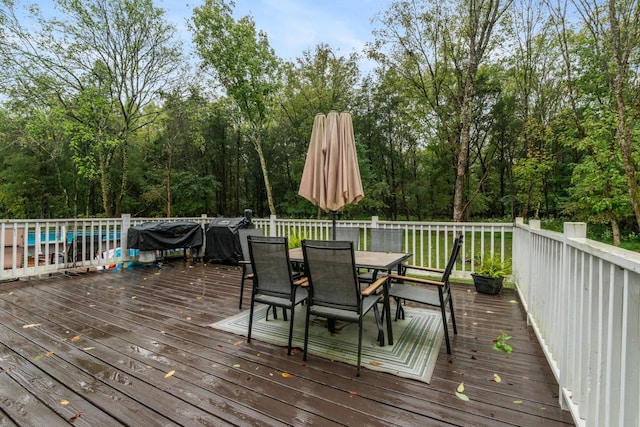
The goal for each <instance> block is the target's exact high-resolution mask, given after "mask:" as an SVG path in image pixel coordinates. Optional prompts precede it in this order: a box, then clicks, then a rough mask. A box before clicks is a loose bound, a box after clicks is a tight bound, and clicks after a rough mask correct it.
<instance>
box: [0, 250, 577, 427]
mask: <svg viewBox="0 0 640 427" xmlns="http://www.w3.org/2000/svg"><path fill="white" fill-rule="evenodd" d="M174 265H175V267H174V268H163V269H161V270H159V271H158V270H156V269H155V268H152V267H136V268H133V269H124V270H121V271H119V270H107V271H93V272H87V273H83V274H79V275H75V276H72V277H64V276H55V277H45V278H32V279H28V280H20V281H17V282H9V283H3V284H0V403H2V405H0V426H5V425H7V426H12V425H19V426H29V425H43V419H46V420H47V425H57V424H61V425H65V424H68V420H69V419H70V418H71V417H74V415H78V414H79V416H77V417H76V418H75V419H74V421H73V424H74V425H132V426H150V425H154V426H155V425H186V426H192V425H212V426H218V425H242V426H245V425H246V426H251V425H355V424H357V425H371V426H377V425H380V426H383V425H399V426H400V425H401V426H413V425H415V426H425V425H430V426H431V425H436V426H437V425H461V426H468V425H480V426H482V425H491V426H500V425H518V426H554V425H557V426H566V425H573V423H572V420H571V417H570V415H569V413H567V412H564V411H561V410H560V408H559V404H558V397H557V393H558V385H557V383H556V382H555V379H554V378H553V375H552V373H551V370H550V368H549V366H548V365H547V362H546V360H545V358H544V355H543V354H542V351H541V349H540V347H539V345H538V344H537V342H536V340H535V336H534V335H533V333H532V331H531V329H530V328H529V327H527V325H526V319H525V314H524V312H523V310H522V307H521V305H520V304H519V302H518V298H517V295H516V294H515V293H514V292H513V291H512V290H503V292H502V293H501V295H499V296H487V295H480V294H476V293H475V291H473V289H472V287H470V286H468V285H455V286H454V300H455V304H456V315H457V321H458V335H456V336H453V335H452V341H451V342H452V350H453V354H452V355H447V353H446V348H445V346H442V348H441V350H440V354H439V357H438V361H437V364H436V368H435V371H434V374H433V378H432V381H431V384H424V383H421V382H417V381H413V380H409V379H405V378H399V377H395V376H393V375H389V374H385V373H380V372H375V371H370V370H367V369H363V371H362V374H361V376H360V377H355V376H354V375H355V369H354V367H353V366H351V365H346V364H343V363H339V362H333V361H330V360H325V359H321V358H318V357H310V358H309V360H308V361H307V362H303V361H302V353H301V351H300V350H297V349H294V352H293V354H292V355H291V356H287V354H286V348H282V347H276V346H273V345H269V344H266V343H262V342H260V341H255V340H254V341H252V342H251V344H247V343H246V341H245V340H244V339H243V338H242V337H238V336H235V335H232V334H229V333H225V332H222V331H218V330H215V329H212V328H210V327H209V325H210V324H211V323H213V322H216V321H219V320H222V319H224V318H226V317H228V316H231V315H233V314H236V313H237V312H238V309H237V306H238V304H237V302H238V292H239V285H240V277H241V271H240V269H239V268H237V267H232V266H222V265H215V264H208V265H203V264H197V265H195V266H189V265H185V264H184V263H183V262H181V261H178V262H176V263H175V264H174ZM249 294H250V290H249V289H246V291H245V303H244V304H246V305H244V306H245V307H248V306H249V304H248V297H249ZM31 324H39V326H35V327H30V328H24V327H23V326H24V325H31ZM501 330H504V331H505V332H507V333H509V334H510V335H512V336H513V339H512V340H511V341H510V344H511V345H512V346H513V347H514V353H513V354H512V355H506V354H504V353H500V352H498V351H495V350H493V349H492V346H493V342H492V340H493V338H495V336H496V335H497V334H498V333H500V331H501ZM170 371H175V374H174V375H172V376H169V377H167V378H165V375H166V374H167V373H168V372H170ZM283 372H286V373H288V374H289V375H288V376H283V375H282V373H283ZM494 373H497V374H498V375H500V377H501V378H502V382H501V383H496V382H494V381H491V379H492V378H493V375H494ZM461 382H464V383H465V394H466V395H468V396H469V398H470V399H471V400H470V401H469V402H464V401H462V400H460V399H458V398H457V397H456V396H455V393H454V390H455V389H456V387H457V386H458V384H460V383H461ZM63 400H68V401H69V404H68V405H62V404H61V402H62V401H63ZM514 402H516V403H514ZM520 402H521V403H520Z"/></svg>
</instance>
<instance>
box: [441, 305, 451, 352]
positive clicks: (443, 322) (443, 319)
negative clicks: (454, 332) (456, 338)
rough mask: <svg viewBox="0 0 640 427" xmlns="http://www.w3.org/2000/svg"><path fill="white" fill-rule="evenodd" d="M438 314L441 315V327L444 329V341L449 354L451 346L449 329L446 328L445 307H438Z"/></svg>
mask: <svg viewBox="0 0 640 427" xmlns="http://www.w3.org/2000/svg"><path fill="white" fill-rule="evenodd" d="M440 312H441V313H442V326H443V327H444V339H445V343H446V344H447V354H451V344H450V343H449V329H448V328H447V312H446V310H445V305H444V304H442V305H441V306H440Z"/></svg>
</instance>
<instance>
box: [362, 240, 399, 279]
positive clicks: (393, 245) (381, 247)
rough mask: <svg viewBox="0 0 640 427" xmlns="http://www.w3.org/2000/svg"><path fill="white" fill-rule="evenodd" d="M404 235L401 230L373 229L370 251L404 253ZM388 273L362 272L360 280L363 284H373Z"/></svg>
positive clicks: (380, 271) (379, 271)
mask: <svg viewBox="0 0 640 427" xmlns="http://www.w3.org/2000/svg"><path fill="white" fill-rule="evenodd" d="M402 233H403V231H402V229H400V228H372V229H371V230H370V234H371V240H370V241H371V243H370V247H369V250H370V251H373V252H394V253H399V252H402ZM387 273H388V272H387V271H383V270H368V271H364V272H360V274H359V275H358V278H359V279H360V281H362V282H365V283H373V282H374V281H375V280H376V279H377V278H378V277H380V276H381V275H382V274H387Z"/></svg>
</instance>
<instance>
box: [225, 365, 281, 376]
mask: <svg viewBox="0 0 640 427" xmlns="http://www.w3.org/2000/svg"><path fill="white" fill-rule="evenodd" d="M233 367H234V368H239V367H240V364H239V363H236V364H235V365H233ZM272 375H273V374H272Z"/></svg>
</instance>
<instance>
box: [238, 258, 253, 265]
mask: <svg viewBox="0 0 640 427" xmlns="http://www.w3.org/2000/svg"><path fill="white" fill-rule="evenodd" d="M238 264H240V265H247V264H251V261H245V260H243V259H241V260H240V261H238Z"/></svg>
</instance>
